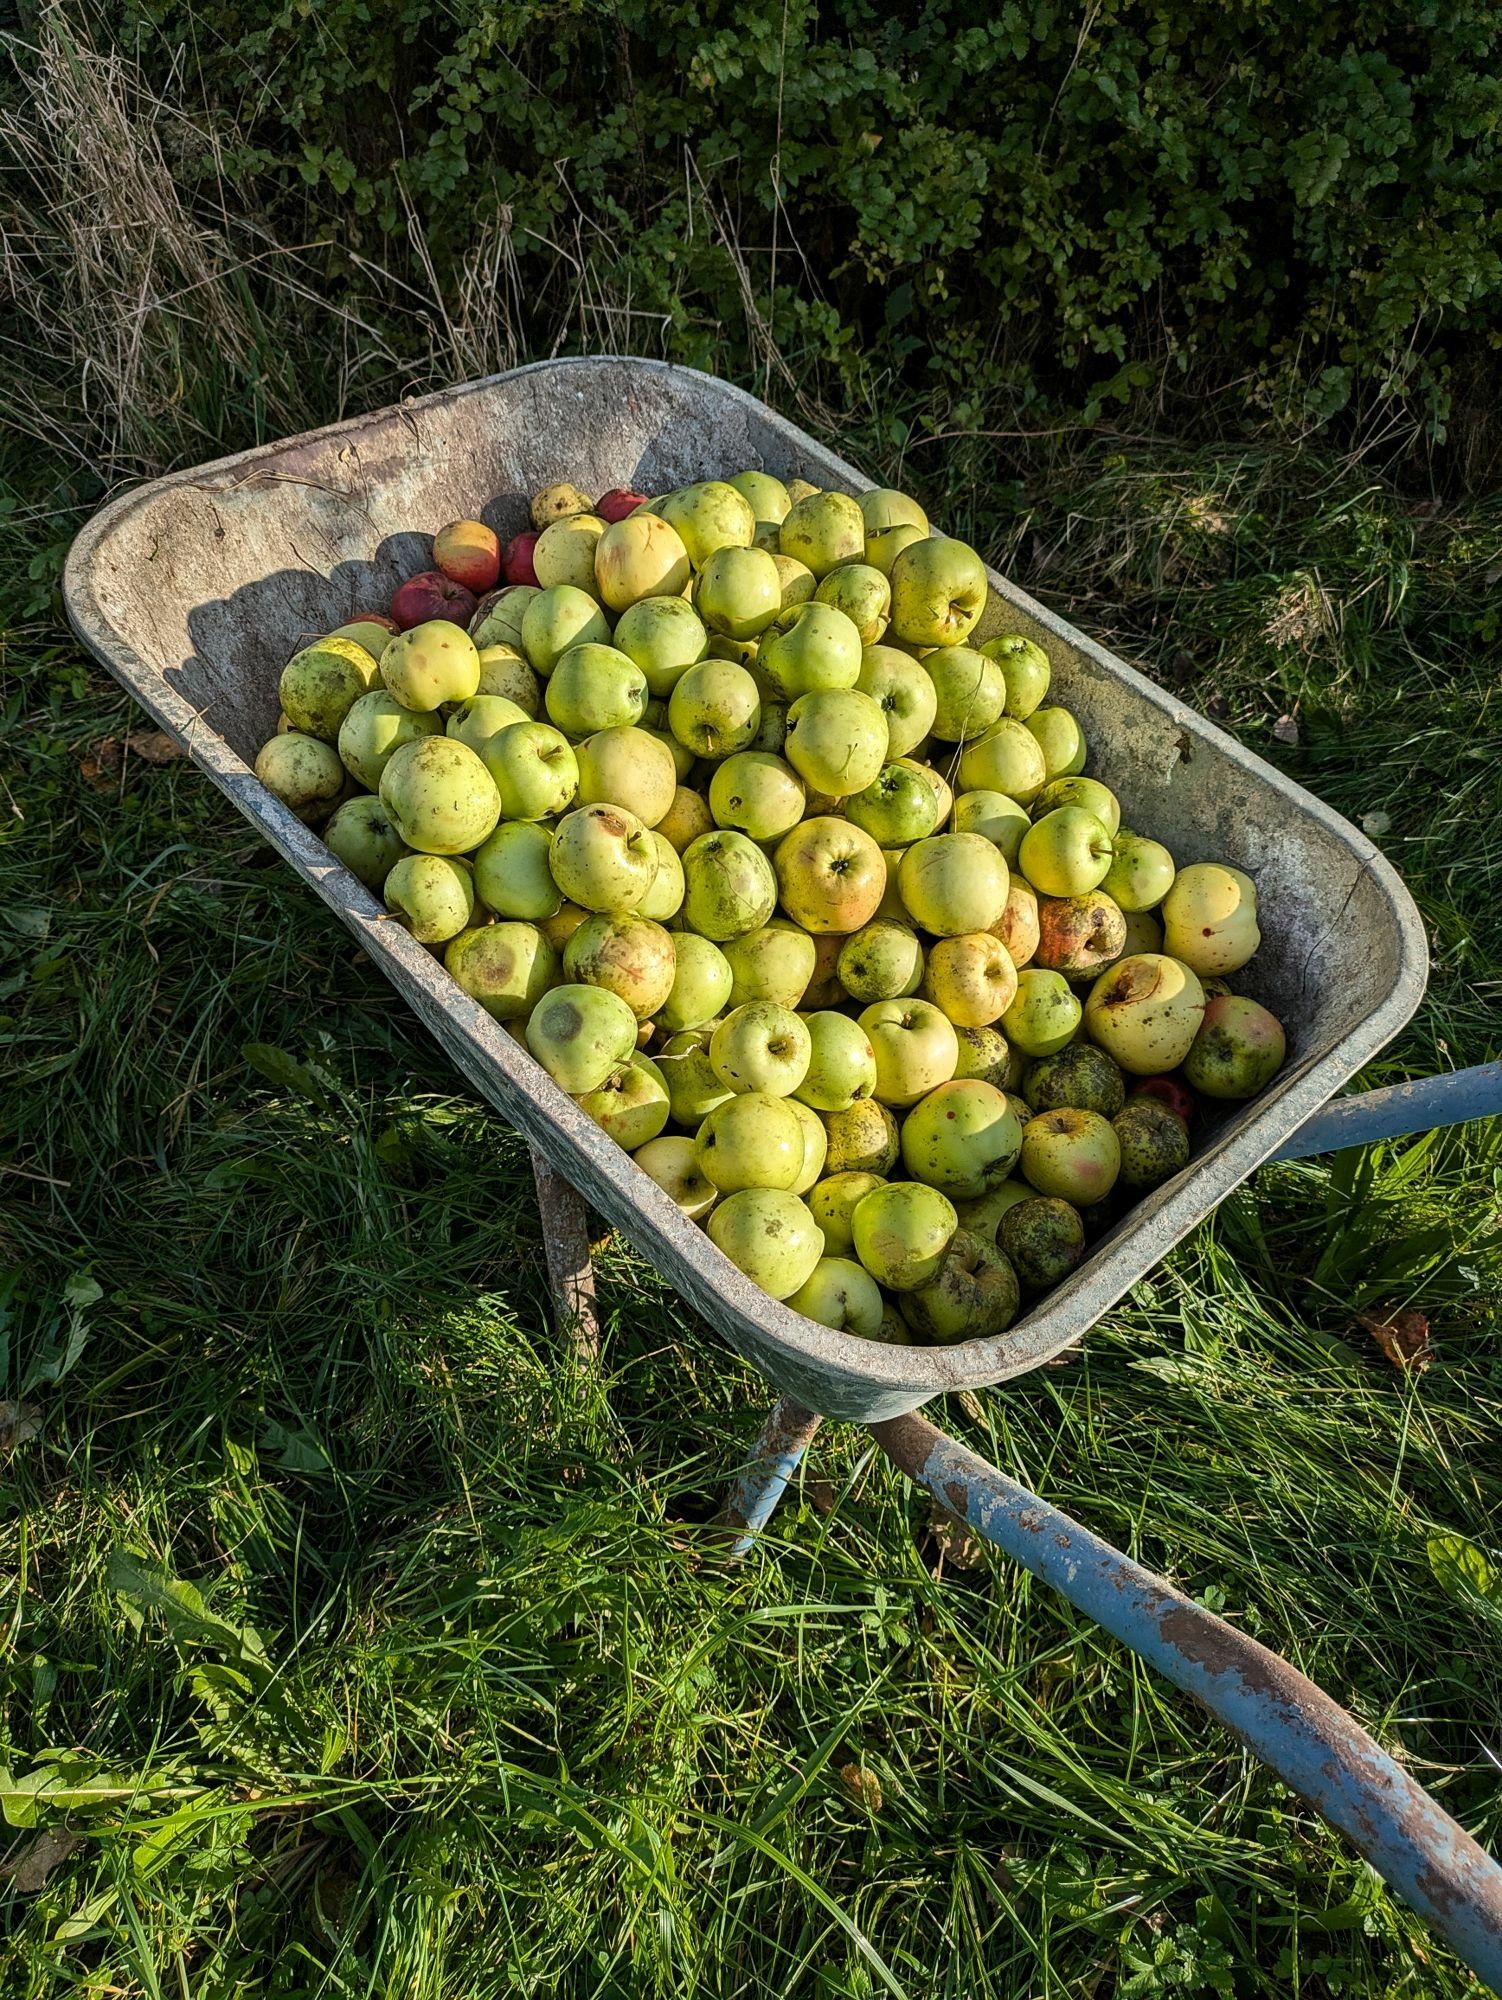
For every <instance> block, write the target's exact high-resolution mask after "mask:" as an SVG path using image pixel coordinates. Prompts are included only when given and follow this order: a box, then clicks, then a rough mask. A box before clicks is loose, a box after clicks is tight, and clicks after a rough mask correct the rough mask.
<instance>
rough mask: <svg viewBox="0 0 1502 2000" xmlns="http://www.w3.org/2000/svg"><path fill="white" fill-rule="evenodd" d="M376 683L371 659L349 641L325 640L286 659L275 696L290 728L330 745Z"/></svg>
mask: <svg viewBox="0 0 1502 2000" xmlns="http://www.w3.org/2000/svg"><path fill="white" fill-rule="evenodd" d="M388 643H389V641H388ZM382 650H383V651H384V650H385V649H384V648H382ZM378 680H379V669H378V668H377V666H376V662H375V659H374V657H373V655H372V654H370V653H368V652H367V651H366V649H365V648H364V647H363V646H360V645H357V644H356V643H355V641H354V640H353V639H341V638H338V637H336V636H334V635H330V637H329V638H327V639H319V640H318V641H316V643H315V644H313V645H311V646H304V647H303V649H302V651H301V652H300V653H294V654H293V655H292V658H291V659H290V660H289V661H288V662H287V664H286V666H284V667H283V668H282V677H281V680H280V681H279V682H278V683H277V693H278V695H279V696H280V698H281V704H282V712H283V714H284V715H285V716H286V717H287V720H288V721H289V722H290V723H291V724H292V727H293V728H294V729H300V730H301V731H302V733H303V735H304V736H316V737H318V738H320V739H321V740H322V741H323V742H325V743H333V742H334V741H336V740H337V738H338V735H339V730H340V728H341V726H342V724H343V722H344V718H345V716H347V715H348V714H349V712H350V709H351V708H352V707H353V706H354V704H355V703H356V702H357V701H358V700H359V698H360V696H361V695H362V694H368V693H369V692H370V690H371V688H373V687H375V686H376V685H377V684H378Z"/></svg>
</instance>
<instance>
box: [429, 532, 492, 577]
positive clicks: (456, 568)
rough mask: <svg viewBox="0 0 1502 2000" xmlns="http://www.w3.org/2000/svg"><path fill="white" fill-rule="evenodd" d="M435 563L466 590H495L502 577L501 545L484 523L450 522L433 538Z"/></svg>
mask: <svg viewBox="0 0 1502 2000" xmlns="http://www.w3.org/2000/svg"><path fill="white" fill-rule="evenodd" d="M433 562H434V564H435V566H436V567H437V568H439V569H441V570H442V571H443V573H444V575H445V576H450V577H452V578H453V580H454V582H455V583H462V584H463V585H464V587H465V588H466V590H473V591H476V592H478V591H482V590H493V589H494V588H495V581H496V578H497V577H498V576H499V575H500V573H501V544H500V540H499V538H498V536H497V535H496V532H495V529H494V528H487V527H486V525H485V523H484V522H483V521H450V522H449V524H448V526H447V527H445V528H440V529H439V530H438V533H437V534H436V535H435V536H434V537H433Z"/></svg>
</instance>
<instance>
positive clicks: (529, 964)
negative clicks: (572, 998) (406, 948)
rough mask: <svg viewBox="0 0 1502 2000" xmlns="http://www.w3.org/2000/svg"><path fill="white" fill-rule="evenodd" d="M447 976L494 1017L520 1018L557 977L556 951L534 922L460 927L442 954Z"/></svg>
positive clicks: (500, 1019) (511, 1019)
mask: <svg viewBox="0 0 1502 2000" xmlns="http://www.w3.org/2000/svg"><path fill="white" fill-rule="evenodd" d="M443 962H444V965H445V966H446V967H447V969H448V973H449V977H450V978H451V979H453V980H454V981H455V983H456V984H457V985H459V986H460V987H462V988H463V990H464V991H465V992H466V993H467V994H468V995H469V997H470V998H471V1000H477V1001H478V1002H479V1003H480V1005H481V1006H482V1007H483V1008H484V1009H485V1011H486V1013H487V1014H491V1015H493V1016H494V1018H495V1019H496V1020H497V1021H524V1020H526V1018H527V1016H528V1015H529V1014H530V1013H531V1012H532V1009H533V1008H534V1007H535V1006H536V1005H537V1003H538V1001H539V1000H540V999H541V998H542V996H543V995H544V993H546V992H547V991H548V989H549V987H550V986H551V985H552V984H553V982H554V980H556V979H557V977H558V954H557V952H556V951H555V950H554V949H553V947H552V945H551V944H550V943H549V942H548V940H547V939H546V938H545V937H544V936H543V934H542V932H541V931H540V930H538V928H537V927H536V925H535V924H486V925H484V926H483V928H481V929H478V930H470V931H461V932H460V933H459V935H458V937H456V938H455V939H454V941H453V943H452V944H451V945H450V946H449V947H448V949H447V950H446V951H445V952H444V954H443Z"/></svg>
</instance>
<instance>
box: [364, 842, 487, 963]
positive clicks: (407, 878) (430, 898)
mask: <svg viewBox="0 0 1502 2000" xmlns="http://www.w3.org/2000/svg"><path fill="white" fill-rule="evenodd" d="M384 894H385V898H386V907H387V909H388V910H390V911H391V913H392V914H393V916H398V917H400V918H401V920H402V922H403V923H404V924H405V925H406V927H407V929H408V930H409V931H411V933H412V935H413V937H415V938H416V939H417V942H418V943H419V944H445V943H447V941H448V940H449V939H450V938H452V937H457V936H458V935H459V933H460V931H462V930H463V929H464V928H465V927H466V926H467V925H468V923H469V920H470V917H471V916H472V915H473V913H474V907H475V884H474V876H473V872H472V871H471V869H470V865H469V863H468V862H467V861H454V860H451V859H450V858H449V857H448V856H447V855H444V854H409V855H407V856H406V857H405V858H404V859H403V860H401V861H398V862H397V863H396V864H395V866H394V867H393V868H392V870H391V872H390V873H389V874H388V875H387V877H386V883H385V890H384Z"/></svg>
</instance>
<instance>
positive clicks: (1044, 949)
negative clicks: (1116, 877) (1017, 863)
mask: <svg viewBox="0 0 1502 2000" xmlns="http://www.w3.org/2000/svg"><path fill="white" fill-rule="evenodd" d="M1126 934H1127V929H1126V918H1125V917H1124V916H1123V915H1122V914H1121V911H1120V910H1119V909H1118V908H1117V907H1116V905H1115V904H1114V903H1113V902H1112V901H1111V898H1110V897H1109V896H1108V895H1106V894H1105V893H1104V891H1102V890H1100V889H1091V890H1089V891H1088V892H1087V893H1086V894H1085V895H1083V896H1043V897H1040V899H1039V902H1038V949H1037V951H1036V953H1035V954H1034V956H1035V958H1036V961H1037V963H1038V964H1039V965H1042V966H1046V967H1047V969H1048V970H1049V971H1050V972H1062V973H1063V974H1064V976H1065V978H1066V979H1094V978H1095V977H1096V975H1097V974H1098V973H1101V972H1103V971H1104V970H1105V968H1106V967H1107V966H1108V965H1114V964H1115V963H1116V960H1117V959H1118V958H1120V957H1121V955H1122V953H1123V952H1124V951H1125V950H1126Z"/></svg>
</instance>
